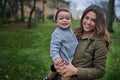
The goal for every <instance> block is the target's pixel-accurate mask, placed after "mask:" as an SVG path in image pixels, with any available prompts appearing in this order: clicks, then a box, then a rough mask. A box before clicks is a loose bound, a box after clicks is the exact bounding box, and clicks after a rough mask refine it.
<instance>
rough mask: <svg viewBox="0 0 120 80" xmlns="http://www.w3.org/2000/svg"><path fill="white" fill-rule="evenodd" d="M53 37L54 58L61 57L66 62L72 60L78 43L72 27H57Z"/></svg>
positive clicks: (51, 47) (52, 51) (51, 51)
mask: <svg viewBox="0 0 120 80" xmlns="http://www.w3.org/2000/svg"><path fill="white" fill-rule="evenodd" d="M51 37H52V38H51V45H50V53H51V57H52V60H53V61H54V60H55V59H56V58H59V57H60V58H62V59H63V60H64V61H66V62H70V61H72V60H73V57H74V53H75V49H76V46H77V44H78V41H77V38H76V36H75V35H74V33H73V31H72V29H71V28H67V29H62V28H59V27H57V28H56V29H55V30H54V32H53V33H52V36H51Z"/></svg>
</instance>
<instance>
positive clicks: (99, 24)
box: [75, 5, 110, 49]
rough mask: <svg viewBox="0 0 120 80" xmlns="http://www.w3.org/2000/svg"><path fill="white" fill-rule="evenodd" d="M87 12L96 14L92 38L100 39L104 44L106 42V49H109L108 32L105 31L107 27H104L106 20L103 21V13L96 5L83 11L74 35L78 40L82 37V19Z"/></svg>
mask: <svg viewBox="0 0 120 80" xmlns="http://www.w3.org/2000/svg"><path fill="white" fill-rule="evenodd" d="M89 11H93V12H94V13H95V14H96V16H97V17H96V27H95V30H94V32H93V33H94V36H96V37H102V38H103V39H104V40H105V42H106V47H107V49H109V47H110V37H109V34H108V30H107V26H106V20H105V15H104V13H103V10H102V9H101V8H100V7H99V6H96V5H91V6H89V7H88V8H86V9H85V11H84V12H83V15H82V17H81V22H80V27H79V28H77V29H75V34H76V36H77V37H78V38H81V36H82V35H83V32H84V30H83V25H82V23H83V18H84V17H85V15H86V14H87V13H88V12H89Z"/></svg>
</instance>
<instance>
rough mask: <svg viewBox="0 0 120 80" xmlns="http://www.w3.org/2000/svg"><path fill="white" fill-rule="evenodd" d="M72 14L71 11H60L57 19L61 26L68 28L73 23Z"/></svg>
mask: <svg viewBox="0 0 120 80" xmlns="http://www.w3.org/2000/svg"><path fill="white" fill-rule="evenodd" d="M71 21H72V19H71V14H70V13H69V12H65V11H61V12H59V14H58V16H57V20H56V24H57V25H58V26H59V27H61V28H68V27H70V25H71Z"/></svg>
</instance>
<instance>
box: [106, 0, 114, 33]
mask: <svg viewBox="0 0 120 80" xmlns="http://www.w3.org/2000/svg"><path fill="white" fill-rule="evenodd" d="M114 5H115V0H109V3H108V11H107V12H108V13H107V28H108V31H109V32H112V33H113V32H114V30H113V22H114V17H115V10H114Z"/></svg>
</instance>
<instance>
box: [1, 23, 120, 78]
mask: <svg viewBox="0 0 120 80" xmlns="http://www.w3.org/2000/svg"><path fill="white" fill-rule="evenodd" d="M78 25H79V21H74V22H73V25H72V26H73V28H75V27H76V26H77V27H78ZM54 28H55V24H54V23H53V22H52V21H47V22H46V23H38V24H37V26H35V27H33V28H31V29H27V28H22V29H20V28H19V29H17V28H16V29H10V30H9V29H3V28H0V80H43V78H44V77H45V76H46V74H47V72H48V71H49V66H50V63H51V59H50V56H49V54H50V53H49V46H50V45H49V44H50V37H51V33H52V32H53V30H54ZM114 29H115V31H116V32H115V33H114V34H110V36H111V38H112V48H113V51H112V52H109V53H108V59H107V68H106V74H105V76H104V77H103V78H102V79H100V80H120V77H119V74H120V68H119V67H120V54H119V52H120V49H119V47H120V27H119V26H118V25H116V24H114Z"/></svg>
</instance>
